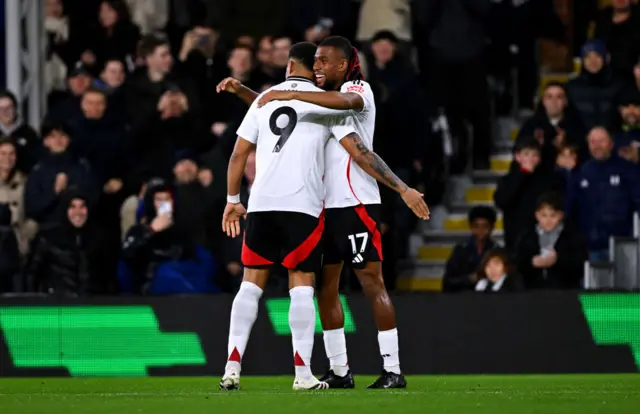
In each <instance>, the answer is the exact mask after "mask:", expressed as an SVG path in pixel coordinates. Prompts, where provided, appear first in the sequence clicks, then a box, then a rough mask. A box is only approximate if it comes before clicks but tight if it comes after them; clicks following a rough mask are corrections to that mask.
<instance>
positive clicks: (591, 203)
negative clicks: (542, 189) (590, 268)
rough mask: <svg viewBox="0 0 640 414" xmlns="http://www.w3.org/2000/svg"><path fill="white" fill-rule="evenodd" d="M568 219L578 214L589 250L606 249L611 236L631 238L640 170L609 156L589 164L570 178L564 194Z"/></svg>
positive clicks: (639, 206) (639, 191) (639, 201)
mask: <svg viewBox="0 0 640 414" xmlns="http://www.w3.org/2000/svg"><path fill="white" fill-rule="evenodd" d="M566 203H567V207H566V213H567V216H568V217H572V215H576V214H577V216H578V217H577V220H578V222H579V223H580V230H581V231H582V234H583V236H584V237H585V241H586V242H587V246H588V247H589V250H601V249H606V248H607V247H608V246H609V237H610V236H631V234H632V231H633V213H634V211H640V170H639V167H638V166H637V165H636V164H633V163H631V162H629V161H626V160H623V159H622V158H620V157H618V156H617V155H612V156H611V157H610V158H609V159H608V160H606V161H603V162H601V161H596V160H593V159H592V160H589V161H587V162H586V163H585V164H583V165H582V166H581V167H579V168H578V169H577V170H574V172H573V173H572V175H571V182H570V184H569V187H568V188H567V192H566Z"/></svg>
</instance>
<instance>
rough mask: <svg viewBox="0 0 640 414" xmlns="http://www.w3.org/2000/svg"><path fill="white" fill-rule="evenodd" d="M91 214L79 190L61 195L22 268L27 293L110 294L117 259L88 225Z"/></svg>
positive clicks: (72, 190)
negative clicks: (53, 218)
mask: <svg viewBox="0 0 640 414" xmlns="http://www.w3.org/2000/svg"><path fill="white" fill-rule="evenodd" d="M91 211H92V210H91V208H90V202H89V199H88V198H87V197H85V196H84V195H83V194H82V192H81V191H79V190H77V189H75V188H70V189H68V190H66V191H65V192H64V194H63V195H62V201H61V202H60V205H59V208H58V211H57V215H58V218H57V220H56V222H55V224H54V225H53V226H52V227H48V228H43V229H41V230H40V231H39V232H38V235H37V237H36V240H35V242H34V248H33V254H32V255H31V256H30V258H29V261H28V262H27V265H26V267H25V280H26V282H27V289H28V291H29V292H42V293H50V294H55V295H63V296H85V295H91V294H93V295H96V294H97V295H99V294H107V293H112V292H113V290H114V287H115V274H116V260H117V257H116V255H115V254H114V253H113V252H114V251H113V250H111V249H108V248H107V245H105V243H104V238H103V237H102V232H101V231H100V229H99V228H97V227H96V226H95V223H93V222H92V217H91Z"/></svg>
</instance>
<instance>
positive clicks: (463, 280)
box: [442, 206, 498, 293]
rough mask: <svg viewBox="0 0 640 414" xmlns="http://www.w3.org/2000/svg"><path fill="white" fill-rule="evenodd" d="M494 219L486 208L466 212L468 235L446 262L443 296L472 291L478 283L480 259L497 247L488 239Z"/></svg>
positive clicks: (493, 226) (478, 207) (492, 214)
mask: <svg viewBox="0 0 640 414" xmlns="http://www.w3.org/2000/svg"><path fill="white" fill-rule="evenodd" d="M496 218H497V215H496V210H495V209H494V208H493V207H490V206H476V207H473V208H472V209H471V210H470V211H469V228H470V229H471V235H470V236H469V238H468V239H467V240H466V241H463V242H461V243H458V244H456V245H455V247H454V248H453V252H452V253H451V257H449V260H447V265H446V270H445V273H444V277H443V280H442V290H443V291H444V292H449V293H451V292H463V291H473V288H474V286H475V284H476V282H477V281H478V276H477V272H476V269H477V268H478V266H479V265H480V262H481V261H482V258H483V257H484V256H485V254H486V253H487V252H489V251H491V250H493V249H494V248H496V247H497V246H498V245H497V244H496V242H495V241H494V240H493V239H492V238H491V233H492V232H493V229H494V228H495V225H496Z"/></svg>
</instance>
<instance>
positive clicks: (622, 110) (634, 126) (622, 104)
mask: <svg viewBox="0 0 640 414" xmlns="http://www.w3.org/2000/svg"><path fill="white" fill-rule="evenodd" d="M617 104H618V115H619V116H618V122H617V125H616V126H615V127H614V128H612V129H611V130H612V132H613V133H614V134H616V133H622V134H624V135H628V136H629V138H630V139H631V140H637V141H640V90H635V89H631V88H629V89H625V90H624V91H622V93H621V94H620V96H619V97H618V100H617Z"/></svg>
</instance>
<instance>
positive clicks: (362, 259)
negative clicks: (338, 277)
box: [351, 253, 364, 263]
mask: <svg viewBox="0 0 640 414" xmlns="http://www.w3.org/2000/svg"><path fill="white" fill-rule="evenodd" d="M351 262H352V263H362V262H364V258H363V257H362V255H361V254H360V253H358V254H357V255H356V257H354V258H353V260H352V261H351Z"/></svg>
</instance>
